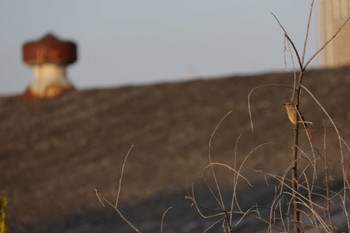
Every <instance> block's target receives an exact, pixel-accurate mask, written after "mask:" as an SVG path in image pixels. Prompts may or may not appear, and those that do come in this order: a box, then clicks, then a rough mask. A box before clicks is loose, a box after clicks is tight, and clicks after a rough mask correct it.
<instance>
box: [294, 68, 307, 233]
mask: <svg viewBox="0 0 350 233" xmlns="http://www.w3.org/2000/svg"><path fill="white" fill-rule="evenodd" d="M304 73H305V69H304V68H303V65H302V64H301V67H300V73H299V77H298V82H297V86H296V90H294V91H295V92H296V101H295V108H296V111H297V112H300V111H299V107H300V95H301V84H302V82H303V78H304ZM298 145H299V124H298V123H297V124H295V126H294V142H293V155H292V159H293V163H292V164H293V167H292V193H293V218H294V233H300V229H299V220H300V213H299V212H300V211H299V205H298V195H299V193H298Z"/></svg>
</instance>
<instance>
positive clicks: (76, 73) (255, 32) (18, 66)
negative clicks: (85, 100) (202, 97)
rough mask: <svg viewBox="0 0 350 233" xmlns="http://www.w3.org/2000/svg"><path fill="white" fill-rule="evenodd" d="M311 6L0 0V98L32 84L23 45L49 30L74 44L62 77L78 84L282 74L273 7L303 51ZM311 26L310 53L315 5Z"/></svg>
mask: <svg viewBox="0 0 350 233" xmlns="http://www.w3.org/2000/svg"><path fill="white" fill-rule="evenodd" d="M309 6H310V1H308V0H218V1H214V0H123V1H122V0H100V1H93V0H59V1H57V0H55V1H53V0H30V1H23V0H0V64H1V65H0V95H4V94H6V95H7V94H14V93H20V92H22V91H23V90H24V89H25V88H26V86H27V85H28V84H29V82H30V80H31V79H32V76H33V73H32V69H31V67H30V66H28V65H25V64H24V63H23V62H22V60H21V59H22V58H21V57H22V54H21V53H22V44H23V43H24V42H26V41H28V40H33V39H39V38H40V37H42V36H43V35H44V34H46V33H47V32H53V33H54V34H55V35H57V36H58V37H59V38H61V39H66V40H67V39H68V40H73V41H75V42H77V43H78V47H79V50H78V57H79V58H78V62H76V63H75V64H73V65H71V66H69V67H68V68H67V74H68V78H69V80H70V81H71V82H72V83H73V84H74V86H76V87H77V88H79V89H89V88H104V87H115V86H123V85H130V84H145V83H155V82H168V81H182V80H190V79H194V78H197V77H204V78H210V77H214V76H222V75H231V74H254V73H261V72H270V71H283V70H286V66H285V62H284V56H285V53H284V39H283V32H282V30H281V29H280V28H279V26H278V24H277V23H276V21H275V19H274V18H273V17H272V15H271V14H270V11H271V12H273V13H274V14H275V15H276V16H277V17H278V18H279V20H280V21H281V23H282V24H283V25H284V27H285V28H286V30H287V31H288V33H289V35H290V37H291V38H292V39H293V40H294V42H295V44H296V45H297V47H298V49H299V50H301V48H302V46H303V40H304V36H305V28H306V22H307V17H308V11H309ZM311 27H312V29H311V32H310V39H309V47H308V49H309V51H310V53H311V52H312V51H315V50H316V49H317V47H318V41H317V6H315V9H314V17H313V21H312V24H311ZM310 53H309V54H310ZM287 64H288V65H289V68H291V64H290V62H287ZM317 65H318V61H317V60H316V61H315V62H314V63H313V66H314V67H315V66H317Z"/></svg>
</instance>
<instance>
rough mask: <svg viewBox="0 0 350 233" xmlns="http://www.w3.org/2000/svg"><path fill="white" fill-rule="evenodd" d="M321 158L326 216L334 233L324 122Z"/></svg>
mask: <svg viewBox="0 0 350 233" xmlns="http://www.w3.org/2000/svg"><path fill="white" fill-rule="evenodd" d="M323 156H324V170H325V185H326V197H327V199H326V200H327V201H326V208H327V216H328V221H329V224H330V226H331V228H332V231H333V232H334V224H333V218H332V216H331V213H330V199H329V184H328V182H329V181H328V178H329V170H328V153H327V127H326V126H325V122H324V121H323Z"/></svg>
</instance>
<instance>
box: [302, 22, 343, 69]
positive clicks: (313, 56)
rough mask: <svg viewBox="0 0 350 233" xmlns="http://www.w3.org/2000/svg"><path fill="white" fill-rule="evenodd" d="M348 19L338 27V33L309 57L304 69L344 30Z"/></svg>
mask: <svg viewBox="0 0 350 233" xmlns="http://www.w3.org/2000/svg"><path fill="white" fill-rule="evenodd" d="M349 20H350V17H348V18H347V19H346V20H345V22H344V23H343V24H342V25H341V26H340V27H339V29H338V31H337V32H336V33H334V35H333V36H332V37H331V38H329V39H328V40H327V41H326V43H324V45H322V47H321V48H319V49H318V50H317V51H316V52H315V53H314V54H313V55H312V56H311V57H310V59H309V60H308V61H307V62H306V63H305V65H304V68H305V69H306V68H307V67H308V66H309V64H310V63H311V62H312V60H314V58H315V57H316V56H317V55H318V54H319V53H320V52H321V51H322V50H323V49H324V48H325V47H326V46H327V45H328V44H329V43H330V42H331V41H332V40H334V38H335V37H336V36H337V35H338V34H339V32H340V31H341V30H342V29H343V28H344V26H345V25H346V24H347V23H348V22H349Z"/></svg>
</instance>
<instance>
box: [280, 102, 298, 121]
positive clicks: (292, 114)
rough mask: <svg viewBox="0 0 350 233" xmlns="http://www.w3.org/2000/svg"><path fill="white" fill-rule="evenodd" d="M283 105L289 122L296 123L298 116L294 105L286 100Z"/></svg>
mask: <svg viewBox="0 0 350 233" xmlns="http://www.w3.org/2000/svg"><path fill="white" fill-rule="evenodd" d="M283 105H284V106H285V107H286V110H287V115H288V118H289V120H290V122H292V124H293V125H296V124H297V123H298V119H299V117H298V113H297V111H296V109H295V105H294V104H292V103H290V102H286V103H284V104H283Z"/></svg>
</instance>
